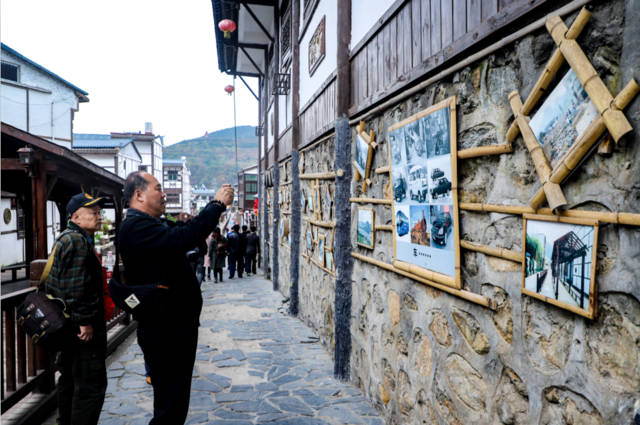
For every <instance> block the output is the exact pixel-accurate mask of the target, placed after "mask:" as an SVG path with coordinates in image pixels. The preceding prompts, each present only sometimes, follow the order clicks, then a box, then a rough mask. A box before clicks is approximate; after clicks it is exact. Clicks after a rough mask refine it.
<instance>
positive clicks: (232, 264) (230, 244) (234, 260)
mask: <svg viewBox="0 0 640 425" xmlns="http://www.w3.org/2000/svg"><path fill="white" fill-rule="evenodd" d="M238 230H240V226H238V225H237V224H234V225H233V226H231V231H230V232H229V233H227V255H228V263H229V279H233V277H234V276H235V274H236V266H237V264H238V255H239V254H240V234H239V233H238ZM238 277H242V272H241V271H240V270H238Z"/></svg>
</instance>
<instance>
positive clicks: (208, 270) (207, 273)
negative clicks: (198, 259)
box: [204, 233, 213, 280]
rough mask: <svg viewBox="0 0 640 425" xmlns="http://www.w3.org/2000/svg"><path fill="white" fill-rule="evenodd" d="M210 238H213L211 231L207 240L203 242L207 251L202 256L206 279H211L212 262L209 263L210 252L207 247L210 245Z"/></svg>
mask: <svg viewBox="0 0 640 425" xmlns="http://www.w3.org/2000/svg"><path fill="white" fill-rule="evenodd" d="M212 239H213V233H212V234H210V235H209V236H207V240H206V241H205V244H206V246H207V253H206V254H205V256H204V271H205V276H206V277H207V280H211V269H212V264H211V254H210V253H209V250H210V248H209V247H210V246H211V240H212Z"/></svg>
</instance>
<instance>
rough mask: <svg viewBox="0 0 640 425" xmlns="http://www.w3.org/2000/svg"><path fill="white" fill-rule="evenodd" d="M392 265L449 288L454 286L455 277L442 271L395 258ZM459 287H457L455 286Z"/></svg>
mask: <svg viewBox="0 0 640 425" xmlns="http://www.w3.org/2000/svg"><path fill="white" fill-rule="evenodd" d="M393 267H395V268H396V269H399V270H404V271H405V272H407V273H411V274H412V275H414V276H420V277H422V278H424V279H428V280H431V281H434V282H437V283H439V284H441V285H446V286H448V287H450V288H456V279H455V278H453V277H451V276H447V275H444V274H442V273H438V272H434V271H433V270H427V269H425V268H422V267H419V266H416V265H415V264H410V263H405V262H404V261H398V260H395V261H394V262H393ZM456 289H459V288H456Z"/></svg>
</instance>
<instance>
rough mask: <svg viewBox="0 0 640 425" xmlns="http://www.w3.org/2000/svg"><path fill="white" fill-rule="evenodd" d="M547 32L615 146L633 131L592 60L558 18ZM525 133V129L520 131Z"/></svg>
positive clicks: (550, 24) (550, 23)
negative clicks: (599, 116) (567, 35)
mask: <svg viewBox="0 0 640 425" xmlns="http://www.w3.org/2000/svg"><path fill="white" fill-rule="evenodd" d="M546 27H547V31H549V34H551V37H552V38H553V41H555V43H556V44H557V45H558V48H559V49H560V51H561V52H562V55H563V56H564V58H565V59H566V60H567V62H568V63H569V65H571V69H573V72H575V74H576V76H577V77H578V79H579V80H580V83H582V87H583V88H584V91H586V92H587V94H588V95H589V98H590V99H591V101H592V102H593V104H594V105H595V107H596V109H597V110H598V112H599V113H600V115H601V116H602V119H603V120H604V123H605V125H606V126H607V128H608V129H609V133H611V136H612V137H613V140H615V141H616V143H617V142H618V141H619V140H620V138H621V137H622V136H624V135H625V134H627V133H629V132H630V131H632V130H633V128H632V127H631V124H629V121H627V118H626V117H625V116H624V114H623V113H622V112H621V111H620V110H619V109H618V108H617V107H616V105H615V102H614V100H613V96H611V93H609V89H607V86H605V85H604V83H603V82H602V80H601V79H600V77H599V76H598V73H597V72H596V70H595V68H594V67H593V65H591V62H589V59H588V58H587V56H586V55H585V54H584V52H583V51H582V48H581V47H580V45H579V44H578V43H577V42H576V41H575V40H573V39H570V38H567V37H566V35H565V34H566V33H567V32H568V31H569V29H568V28H567V26H566V25H565V24H564V22H562V19H561V18H560V17H559V16H558V15H555V16H552V17H550V18H549V19H548V20H547V22H546ZM521 130H522V129H521Z"/></svg>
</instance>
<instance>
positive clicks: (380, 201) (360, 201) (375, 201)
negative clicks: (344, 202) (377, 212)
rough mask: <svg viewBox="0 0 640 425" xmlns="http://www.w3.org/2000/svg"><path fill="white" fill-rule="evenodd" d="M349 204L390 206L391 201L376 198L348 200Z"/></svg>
mask: <svg viewBox="0 0 640 425" xmlns="http://www.w3.org/2000/svg"><path fill="white" fill-rule="evenodd" d="M349 202H353V203H358V204H384V205H391V204H393V200H391V199H378V198H349Z"/></svg>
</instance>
